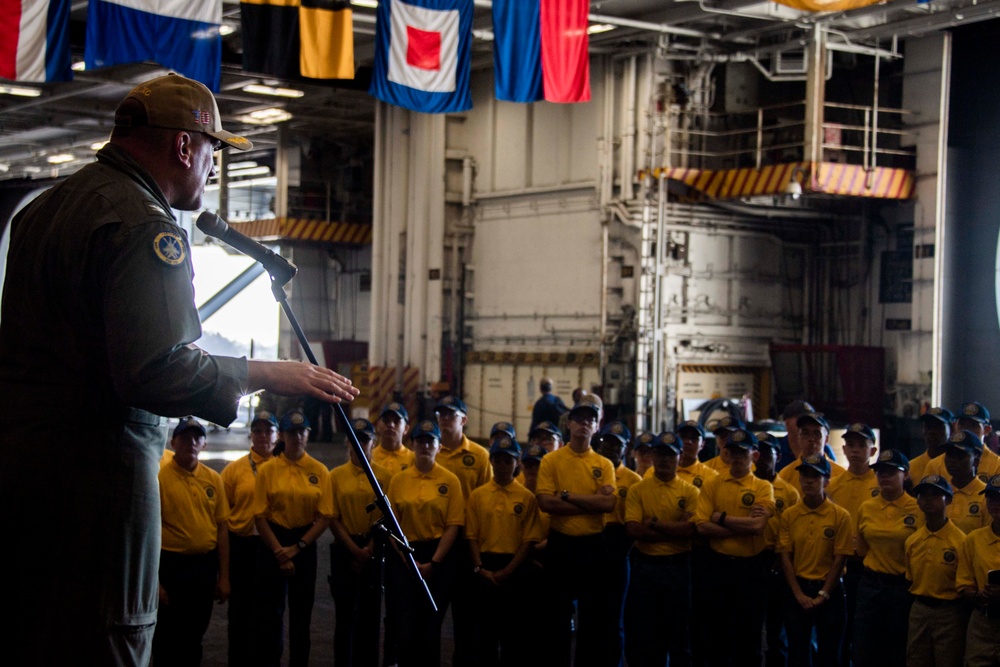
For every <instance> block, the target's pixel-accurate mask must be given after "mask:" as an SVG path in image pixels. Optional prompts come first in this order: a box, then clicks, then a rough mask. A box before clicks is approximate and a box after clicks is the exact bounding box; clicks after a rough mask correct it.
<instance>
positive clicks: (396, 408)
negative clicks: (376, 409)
mask: <svg viewBox="0 0 1000 667" xmlns="http://www.w3.org/2000/svg"><path fill="white" fill-rule="evenodd" d="M390 413H391V414H394V415H398V416H399V418H400V419H402V420H403V421H404V422H408V421H410V413H409V412H407V411H406V408H405V407H404V406H403V404H402V403H396V402H395V401H393V402H392V403H388V404H386V406H385V407H384V408H382V412H380V413H378V418H379V419H382V417H383V416H384V415H387V414H390Z"/></svg>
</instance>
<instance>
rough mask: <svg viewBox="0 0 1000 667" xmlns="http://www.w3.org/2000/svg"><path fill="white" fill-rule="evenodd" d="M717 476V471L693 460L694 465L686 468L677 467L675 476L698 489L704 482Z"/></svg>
mask: <svg viewBox="0 0 1000 667" xmlns="http://www.w3.org/2000/svg"><path fill="white" fill-rule="evenodd" d="M718 474H719V471H718V470H714V469H712V468H709V467H708V466H707V465H705V464H704V463H702V462H701V461H698V460H695V462H694V463H692V464H691V465H689V466H688V467H686V468H685V467H683V466H681V465H678V466H677V476H678V477H680V478H681V479H683V480H684V481H685V482H687V483H688V484H691V485H692V486H694V487H695V488H698V489H700V488H701V487H702V486H703V485H704V484H705V482H706V481H708V480H710V479H712V478H713V477H715V476H716V475H718Z"/></svg>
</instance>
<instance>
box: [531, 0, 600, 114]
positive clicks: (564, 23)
mask: <svg viewBox="0 0 1000 667" xmlns="http://www.w3.org/2000/svg"><path fill="white" fill-rule="evenodd" d="M541 1H542V7H541V23H542V77H543V80H544V82H545V99H546V100H548V101H549V102H588V101H590V58H589V56H588V54H587V48H588V46H589V44H590V39H589V37H588V35H587V14H588V13H589V12H590V3H589V2H588V0H541Z"/></svg>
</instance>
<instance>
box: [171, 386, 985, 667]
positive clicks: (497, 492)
mask: <svg viewBox="0 0 1000 667" xmlns="http://www.w3.org/2000/svg"><path fill="white" fill-rule="evenodd" d="M786 412H789V410H786ZM792 412H793V414H786V415H784V416H785V417H786V418H787V420H788V421H786V423H788V422H791V423H790V425H789V426H790V427H789V431H790V432H791V431H792V427H794V433H793V437H790V438H789V440H792V441H793V443H792V449H793V451H794V454H795V455H796V458H795V462H794V463H792V464H790V465H786V466H785V467H784V468H782V469H781V470H780V471H779V470H778V469H777V468H778V462H779V461H780V460H781V459H782V458H783V454H784V452H783V448H785V449H787V448H789V444H788V443H782V442H780V441H779V440H778V439H777V438H775V437H774V436H773V435H770V434H768V433H765V432H761V433H754V432H753V431H751V430H748V429H747V428H746V426H745V425H744V424H743V423H742V422H740V421H739V420H738V419H736V418H731V417H730V418H725V419H723V420H721V421H720V422H719V423H717V424H715V425H714V435H715V437H716V442H717V445H718V446H719V451H720V454H719V456H717V457H715V458H714V459H710V460H708V461H705V462H702V461H700V460H699V453H700V452H701V449H702V447H703V445H704V438H705V435H706V433H705V431H704V429H703V427H702V426H701V425H700V424H698V423H697V422H684V423H683V424H681V425H680V426H679V428H678V429H677V431H676V432H665V433H661V434H659V435H652V434H639V435H638V437H636V438H635V440H634V441H633V440H632V438H631V434H630V433H629V432H628V429H627V427H626V426H625V424H624V423H623V422H621V421H613V422H610V423H608V424H606V425H605V426H604V428H603V429H600V430H599V427H598V424H599V423H600V419H601V408H600V405H599V402H596V401H586V400H585V401H581V402H580V403H577V404H576V405H574V406H573V408H572V409H571V410H569V412H568V420H567V421H566V424H565V428H566V430H567V431H568V437H567V438H566V441H565V443H564V442H563V431H562V430H560V428H559V427H558V426H557V425H556V424H554V423H552V422H548V421H545V422H540V423H538V424H535V425H533V426H532V428H531V430H530V433H529V434H528V442H527V445H526V446H525V448H524V449H523V450H522V448H521V447H520V445H519V444H518V442H517V440H516V437H515V435H516V434H515V432H514V429H513V426H512V425H511V424H508V423H505V422H500V423H498V424H496V425H495V426H494V428H493V429H492V432H491V436H490V441H491V442H490V447H489V449H486V448H483V447H480V446H479V445H477V444H475V443H473V442H471V441H470V440H469V439H468V438H467V437H465V435H464V433H463V427H464V424H465V421H466V408H465V405H464V404H463V403H462V402H461V400H459V399H457V398H454V397H448V398H445V399H443V400H442V401H441V402H440V403H439V404H438V405H437V408H436V419H434V420H425V421H420V422H418V423H416V424H414V425H412V427H411V426H410V424H409V421H408V414H407V413H406V410H405V408H403V407H402V406H401V405H399V404H396V403H392V404H389V405H388V406H386V408H385V409H384V410H383V411H382V412H381V414H380V416H379V420H378V423H379V431H380V434H379V435H380V437H379V445H378V446H377V447H375V448H374V451H372V444H373V442H374V441H375V439H376V435H375V429H374V427H373V426H372V425H371V424H370V423H369V422H367V421H366V420H358V421H357V422H356V423H355V424H354V428H355V430H356V432H357V434H358V436H359V441H360V442H361V443H362V445H363V449H364V453H365V455H366V456H368V457H369V458H370V459H371V461H372V468H373V470H374V472H375V476H376V478H377V479H378V481H379V482H380V484H381V485H382V486H383V487H384V488H386V489H388V497H389V500H390V503H391V504H392V506H393V508H394V510H395V512H396V513H397V516H398V518H399V521H400V524H401V526H402V528H403V531H404V533H405V534H406V536H407V538H408V539H409V541H410V543H411V546H412V547H413V549H414V556H415V559H416V561H417V563H418V564H419V569H420V571H421V574H422V575H423V577H424V578H425V580H426V581H427V582H428V585H429V588H430V591H431V593H432V594H433V596H434V599H435V601H436V602H437V603H438V607H439V610H438V612H436V613H434V612H432V610H431V608H430V606H429V605H428V603H427V602H426V598H425V596H424V593H423V591H422V589H421V588H419V587H418V586H417V584H416V583H415V580H414V579H413V578H411V577H410V575H409V573H408V572H407V571H406V568H405V565H404V562H403V559H402V558H400V557H399V554H398V553H397V550H396V549H395V547H393V546H391V545H390V546H389V547H388V548H387V553H386V558H385V563H386V567H385V584H386V610H385V630H386V632H385V642H384V645H383V647H382V648H383V664H384V665H390V664H399V665H401V666H404V667H405V666H406V665H421V666H423V665H438V664H440V661H441V656H440V651H441V648H440V646H441V644H440V638H441V624H442V621H443V618H444V613H445V610H446V609H447V608H448V606H449V604H450V605H451V606H452V609H453V617H454V619H455V654H454V656H452V662H453V664H455V665H473V664H475V665H480V664H485V665H501V664H502V665H513V664H526V665H532V664H540V665H568V664H570V662H571V657H572V661H573V662H575V664H577V665H583V666H586V665H599V666H610V665H619V664H623V662H624V661H625V659H626V658H627V662H628V664H629V665H630V667H639V666H641V665H656V666H657V667H662V666H663V665H666V664H670V665H685V664H703V665H751V664H754V665H757V664H761V663H762V662H763V661H766V664H768V665H777V664H782V665H784V664H787V665H794V666H796V667H797V666H799V665H811V664H823V665H841V664H851V662H852V661H853V664H855V665H862V666H864V665H937V666H942V665H960V664H963V660H964V661H965V664H969V665H980V664H984V665H985V664H996V662H995V660H996V657H995V656H996V655H998V654H997V650H998V642H1000V626H998V625H997V624H998V622H1000V620H998V618H1000V613H998V611H1000V609H998V606H1000V602H998V601H1000V586H998V585H997V584H998V582H997V581H996V577H997V576H998V575H997V574H996V571H1000V533H998V532H997V531H996V530H995V529H994V528H993V525H1000V523H997V524H993V523H992V520H995V519H1000V477H996V476H995V475H997V474H1000V470H996V469H995V468H996V467H998V466H997V464H998V463H1000V458H997V457H996V455H995V454H993V453H992V452H990V451H989V449H988V448H984V447H983V444H982V438H983V436H984V435H985V434H986V433H988V432H989V431H988V429H989V415H988V412H986V409H985V408H984V407H983V406H981V405H979V404H976V403H972V404H967V405H966V406H963V408H962V411H961V413H960V415H959V417H958V418H956V417H954V416H953V415H951V413H949V412H948V411H947V410H944V409H941V408H934V409H932V410H930V411H928V413H927V414H926V415H924V416H922V417H921V422H922V423H923V424H924V436H925V444H926V445H927V450H928V451H927V454H925V455H923V456H922V457H917V458H916V459H914V461H913V462H912V469H911V463H910V462H909V461H908V460H907V458H906V457H905V456H904V455H903V454H902V453H900V452H897V451H893V450H887V451H883V452H881V453H880V454H879V456H878V457H877V458H875V460H874V463H870V461H871V460H872V459H873V457H874V455H875V453H876V450H875V446H874V445H875V442H874V441H875V434H874V432H873V431H872V429H870V428H869V427H867V426H866V425H864V424H854V425H851V427H850V428H849V429H848V431H847V433H846V434H845V436H844V453H845V456H846V458H847V460H848V464H849V465H848V468H846V469H845V468H843V467H841V466H839V465H837V464H836V463H834V462H833V461H831V460H830V458H829V448H828V445H827V441H828V438H829V432H830V427H829V424H827V422H826V420H825V419H824V418H823V416H822V415H820V414H817V413H815V412H813V411H812V410H811V408H810V406H808V404H804V403H801V402H799V404H798V410H793V411H792ZM794 412H798V414H794ZM192 421H193V420H192ZM185 423H187V428H188V430H192V429H194V430H196V429H195V427H193V426H192V425H191V423H190V422H182V423H181V425H179V426H178V432H175V439H176V438H177V437H178V435H183V434H184V431H185V429H184V428H183V427H185ZM194 424H197V422H194ZM275 425H276V421H275V419H274V417H273V416H270V415H268V414H267V413H261V414H258V416H257V418H255V420H254V422H253V425H252V436H251V437H252V440H253V446H252V449H251V452H250V453H249V454H248V455H247V456H246V457H244V458H243V459H241V460H240V461H236V462H234V463H232V464H230V465H229V466H228V467H227V468H226V470H225V471H224V472H223V475H222V478H221V479H222V480H223V481H224V489H222V491H223V492H224V494H225V495H224V497H225V498H228V504H229V506H230V507H229V511H228V512H224V511H222V510H218V511H216V513H215V514H214V515H213V516H214V519H215V521H216V522H217V523H218V525H219V526H220V529H219V530H218V535H219V537H220V539H219V544H220V548H221V542H222V541H223V538H222V533H223V531H222V529H221V526H223V525H225V526H228V529H229V530H228V532H229V535H228V536H227V537H228V542H229V546H230V548H231V551H232V557H231V559H230V560H231V565H230V566H229V568H228V572H229V575H228V576H229V579H230V580H231V582H232V586H231V588H232V595H231V598H230V606H229V614H230V623H229V633H230V664H233V665H240V664H268V665H270V664H278V661H279V660H280V657H281V652H282V640H281V638H282V632H283V629H282V627H281V619H282V614H283V612H284V606H285V599H286V596H287V599H288V605H289V612H290V613H289V624H290V626H291V627H290V628H289V644H290V647H289V648H290V658H291V662H290V664H292V665H298V664H306V663H307V662H308V654H309V633H308V628H309V622H310V613H311V608H312V601H313V595H314V592H315V573H316V558H317V554H316V547H315V541H316V538H318V537H319V536H320V535H321V534H322V533H323V531H325V530H326V528H327V526H329V527H330V529H331V531H332V532H333V534H334V537H335V540H334V543H333V544H332V545H331V577H330V586H331V591H332V593H333V596H334V601H335V605H336V610H337V614H336V630H335V656H336V662H337V664H341V665H347V664H356V665H377V664H378V655H379V646H378V629H379V617H378V616H379V607H378V587H379V585H380V576H379V575H380V570H379V568H378V566H377V563H378V562H379V561H378V559H377V558H375V556H376V555H377V554H376V552H377V551H378V549H379V546H378V545H377V544H376V541H375V540H374V536H373V535H372V526H373V525H374V523H375V520H376V519H377V518H378V517H379V513H378V512H377V511H375V512H371V511H369V507H368V505H369V504H370V503H371V501H372V499H373V494H372V491H371V489H370V487H369V485H368V481H367V479H366V478H365V476H364V474H363V472H362V469H361V467H360V465H358V464H359V462H358V461H357V460H356V459H355V458H354V457H355V454H354V453H353V451H352V453H351V456H352V460H351V461H349V462H348V463H346V464H344V465H342V466H339V467H337V468H335V469H334V470H333V471H327V470H326V468H325V466H323V465H322V464H320V463H318V462H316V461H315V460H314V459H311V458H310V457H308V455H307V454H305V443H306V442H307V440H308V422H306V421H305V418H304V417H303V415H302V414H301V413H298V412H292V413H289V414H288V415H286V416H285V418H283V420H282V422H281V424H280V427H281V428H280V430H281V431H282V433H283V438H282V439H283V441H284V442H285V448H286V449H285V452H284V453H283V454H282V455H281V456H279V457H272V456H271V452H270V449H269V448H273V446H274V441H275V440H276V437H277V434H276V431H277V429H276V428H275ZM407 431H409V436H410V442H411V443H412V449H409V448H408V447H406V446H404V444H403V440H404V434H405V433H406V432H407ZM195 435H196V436H197V435H198V434H197V433H195ZM202 436H203V430H202ZM195 439H197V438H195ZM202 441H203V437H202ZM629 445H631V447H629ZM202 446H203V445H202ZM627 449H631V452H632V454H633V457H634V458H635V461H636V464H637V465H636V470H635V471H633V470H631V469H629V468H627V467H626V466H625V465H624V463H623V458H624V455H625V453H626V450H627ZM178 451H180V450H178ZM987 452H989V453H987ZM991 455H992V458H990V457H991ZM175 458H176V457H175ZM269 459H270V460H269ZM994 459H995V460H994ZM916 471H919V472H920V473H921V475H922V476H921V477H917V479H918V480H919V483H918V484H916V485H915V486H913V487H912V488H910V484H909V482H908V479H909V477H910V476H911V474H912V473H913V472H916ZM926 472H929V473H930V474H929V475H924V474H923V473H926ZM979 473H982V476H983V477H985V481H983V480H980V479H979V478H978V475H979ZM163 474H164V473H163V471H161V481H162V478H163ZM949 480H950V483H949ZM911 494H913V495H911ZM913 496H915V498H914V497H913ZM984 501H985V502H984ZM165 507H166V505H165ZM165 513H166V510H165ZM221 516H225V519H224V521H223V520H222V519H220V518H219V517H221ZM167 523H168V522H167V521H166V518H165V521H164V535H167V530H168V526H167ZM164 548H165V549H167V548H168V545H167V542H166V540H165V543H164ZM221 561H222V559H221V558H220V559H219V563H220V566H219V567H220V569H219V570H218V574H219V575H220V576H218V581H219V582H222V580H223V579H224V577H223V576H221V575H222V574H223V569H222V568H223V565H222V563H221ZM162 571H163V570H162V568H161V572H162ZM991 573H992V574H991ZM219 588H227V589H228V586H222V585H221V584H220V586H219ZM227 592H228V591H218V590H217V591H216V593H217V594H222V595H224V594H225V593H227ZM169 593H170V592H169V591H165V594H169ZM170 599H172V597H171V598H170ZM526 605H527V606H530V607H532V608H533V610H534V611H532V612H531V613H532V614H534V617H535V618H537V619H539V620H540V621H544V622H543V623H540V625H543V626H544V630H543V631H539V632H532V631H527V632H526V631H524V630H523V629H522V627H521V626H520V625H519V624H516V623H515V624H512V623H511V619H516V618H520V617H521V616H523V615H524V614H525V613H526ZM164 607H165V608H166V609H167V611H168V613H169V607H170V605H169V604H168V605H164ZM208 609H209V612H210V609H211V606H210V598H209V606H208ZM204 625H205V626H206V627H207V619H206V621H205V623H204ZM167 627H169V624H167ZM574 628H575V634H576V642H575V651H574V644H573V641H572V638H573V632H574ZM720 628H722V629H725V632H724V633H723V634H722V635H720ZM765 629H766V631H765ZM158 632H159V629H158ZM201 632H204V628H202V630H201ZM762 636H766V640H764V639H762ZM198 637H199V643H200V634H199V635H198ZM182 643H183V642H181V644H182ZM160 644H161V645H163V644H165V642H160ZM170 644H171V645H180V644H178V643H177V642H170ZM241 651H243V653H241ZM573 656H575V657H573ZM990 656H992V657H990ZM164 660H165V664H182V663H181V662H177V661H176V660H175V659H174V658H170V659H167V658H164Z"/></svg>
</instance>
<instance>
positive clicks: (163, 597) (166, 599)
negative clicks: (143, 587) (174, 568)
mask: <svg viewBox="0 0 1000 667" xmlns="http://www.w3.org/2000/svg"><path fill="white" fill-rule="evenodd" d="M159 586H160V604H170V596H169V595H167V589H166V588H164V587H163V584H160V585H159Z"/></svg>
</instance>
